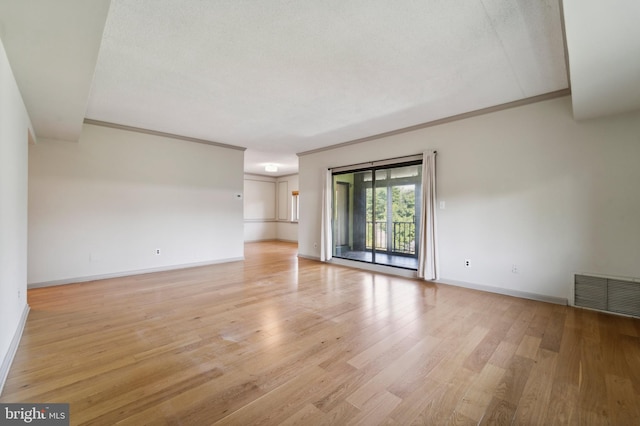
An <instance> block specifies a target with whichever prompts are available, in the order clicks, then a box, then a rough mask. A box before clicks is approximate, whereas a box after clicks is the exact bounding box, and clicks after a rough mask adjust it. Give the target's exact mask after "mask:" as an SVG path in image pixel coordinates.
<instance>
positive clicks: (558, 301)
mask: <svg viewBox="0 0 640 426" xmlns="http://www.w3.org/2000/svg"><path fill="white" fill-rule="evenodd" d="M298 257H299V258H302V259H308V260H316V261H320V258H319V257H316V256H308V255H303V254H298ZM329 263H331V264H334V265H342V266H347V267H349V268H356V269H362V270H366V271H372V272H382V273H385V274H389V275H397V276H401V277H405V278H415V279H418V278H417V273H416V271H413V270H410V269H402V268H392V267H385V266H381V265H367V264H366V263H362V262H350V261H348V260H344V259H337V258H333V259H331V260H330V262H329ZM429 282H433V283H436V284H442V285H451V286H454V287H464V288H468V289H471V290H479V291H485V292H488V293H496V294H503V295H505V296H513V297H519V298H521V299H530V300H536V301H538V302H546V303H553V304H555V305H564V306H567V305H569V299H566V298H562V297H554V296H547V295H544V294H537V293H529V292H526V291H519V290H511V289H508V288H501V287H492V286H488V285H482V284H474V283H469V282H465V281H458V280H450V279H447V278H440V279H438V280H429Z"/></svg>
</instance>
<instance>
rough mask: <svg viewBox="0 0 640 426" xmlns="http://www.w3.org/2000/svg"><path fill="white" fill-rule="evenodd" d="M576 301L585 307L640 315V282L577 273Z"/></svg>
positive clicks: (576, 303)
mask: <svg viewBox="0 0 640 426" xmlns="http://www.w3.org/2000/svg"><path fill="white" fill-rule="evenodd" d="M574 303H575V305H576V306H582V307H584V308H591V309H598V310H600V311H607V312H615V313H618V314H624V315H633V316H636V317H640V282H637V281H634V280H622V279H618V278H615V279H614V278H606V277H594V276H589V275H577V274H576V276H575V299H574Z"/></svg>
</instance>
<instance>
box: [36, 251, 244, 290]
mask: <svg viewBox="0 0 640 426" xmlns="http://www.w3.org/2000/svg"><path fill="white" fill-rule="evenodd" d="M241 260H244V257H229V258H226V259H218V260H213V261H205V262H194V263H183V264H179V265H171V266H161V267H158V268H149V269H137V270H133V271H123V272H114V273H111V274H100V275H87V276H82V277H73V278H65V279H62V280H52V281H42V282H37V283H29V284H27V288H40V287H51V286H55V285H65V284H74V283H82V282H86V281H97V280H105V279H109V278H120V277H129V276H132V275H142V274H150V273H153V272H164V271H173V270H176V269H187V268H197V267H198V266H208V265H216V264H218V263H229V262H238V261H241Z"/></svg>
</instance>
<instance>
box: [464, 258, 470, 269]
mask: <svg viewBox="0 0 640 426" xmlns="http://www.w3.org/2000/svg"><path fill="white" fill-rule="evenodd" d="M464 266H466V267H467V268H471V259H465V260H464Z"/></svg>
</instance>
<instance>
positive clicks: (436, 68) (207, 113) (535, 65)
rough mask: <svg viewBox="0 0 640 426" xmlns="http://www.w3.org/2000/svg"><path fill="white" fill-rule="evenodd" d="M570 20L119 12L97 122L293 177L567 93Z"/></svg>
mask: <svg viewBox="0 0 640 426" xmlns="http://www.w3.org/2000/svg"><path fill="white" fill-rule="evenodd" d="M560 16H561V15H560V11H559V5H558V1H557V0H540V1H535V2H528V1H518V2H516V1H513V0H474V1H466V2H451V1H446V0H430V1H425V0H420V1H409V0H402V1H399V0H397V1H393V2H390V1H387V0H385V1H378V0H361V1H349V2H345V1H344V0H325V1H321V2H319V1H314V0H308V1H278V0H272V1H259V2H257V1H254V0H245V1H242V0H234V1H215V2H212V1H199V0H182V1H175V0H144V1H143V0H113V1H112V5H111V10H110V13H109V17H108V20H107V24H106V28H105V32H104V36H103V40H102V45H101V50H100V55H99V58H98V62H97V66H96V71H95V77H94V81H93V87H92V91H91V96H90V98H89V103H88V108H87V112H86V116H87V117H88V118H90V119H95V120H100V121H106V122H112V123H117V124H122V125H129V126H134V127H141V128H146V129H152V130H156V131H162V132H167V133H173V134H179V135H185V136H189V137H194V138H200V139H207V140H213V141H217V142H221V143H225V144H231V145H238V146H244V147H248V148H249V150H248V151H247V158H248V160H250V159H251V158H252V156H255V161H257V160H260V159H264V160H266V161H270V162H274V163H280V164H281V168H282V166H283V165H284V164H283V163H285V162H286V161H280V159H281V158H283V159H286V158H288V159H289V160H290V161H295V156H294V155H293V154H295V153H297V152H303V151H308V150H312V149H316V148H320V147H323V146H327V145H331V144H338V143H342V142H346V141H349V140H353V139H358V138H363V137H367V136H371V135H375V134H379V133H382V132H387V131H392V130H395V129H399V128H403V127H407V126H412V125H416V124H419V123H424V122H429V121H433V120H436V119H440V118H443V117H447V116H452V115H456V114H460V113H464V112H468V111H474V110H478V109H482V108H485V107H490V106H494V105H498V104H502V103H507V102H510V101H514V100H519V99H523V98H527V97H531V96H536V95H540V94H544V93H548V92H553V91H556V90H559V89H564V88H567V87H568V82H567V72H566V68H565V58H564V47H563V39H562V28H561V19H560ZM248 171H254V172H262V173H264V169H263V168H262V169H259V168H251V167H248ZM294 171H295V170H294Z"/></svg>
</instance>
